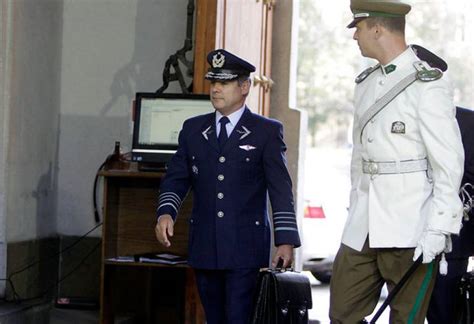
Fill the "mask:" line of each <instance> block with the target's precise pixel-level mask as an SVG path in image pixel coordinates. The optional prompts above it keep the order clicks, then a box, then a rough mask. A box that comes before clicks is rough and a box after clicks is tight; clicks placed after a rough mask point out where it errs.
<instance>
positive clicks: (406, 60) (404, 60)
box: [381, 46, 413, 76]
mask: <svg viewBox="0 0 474 324" xmlns="http://www.w3.org/2000/svg"><path fill="white" fill-rule="evenodd" d="M412 53H413V50H412V49H411V48H410V47H409V46H408V47H407V49H406V50H405V51H403V52H402V53H401V54H400V55H398V56H397V57H396V58H394V59H393V60H392V61H391V62H389V63H388V64H386V65H381V67H382V73H383V74H384V75H385V76H387V75H388V74H390V73H392V72H394V71H395V70H397V69H398V68H399V67H400V68H401V67H403V66H405V65H406V64H410V63H411V62H412V61H413V58H412ZM393 66H394V67H393Z"/></svg>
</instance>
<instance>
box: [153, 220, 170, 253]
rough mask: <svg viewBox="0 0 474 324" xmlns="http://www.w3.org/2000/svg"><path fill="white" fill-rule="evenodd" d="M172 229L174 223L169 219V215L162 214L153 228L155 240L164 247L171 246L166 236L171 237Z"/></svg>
mask: <svg viewBox="0 0 474 324" xmlns="http://www.w3.org/2000/svg"><path fill="white" fill-rule="evenodd" d="M173 227H174V222H173V218H171V215H169V214H164V215H160V217H158V222H157V223H156V226H155V235H156V239H157V240H158V241H159V242H160V243H161V244H163V245H164V246H166V247H170V246H171V242H170V241H169V239H168V236H169V237H172V236H173Z"/></svg>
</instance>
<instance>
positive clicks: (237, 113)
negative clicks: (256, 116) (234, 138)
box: [216, 104, 245, 127]
mask: <svg viewBox="0 0 474 324" xmlns="http://www.w3.org/2000/svg"><path fill="white" fill-rule="evenodd" d="M244 111H245V104H244V105H243V106H242V107H240V108H239V109H238V110H236V111H234V112H233V113H232V114H230V115H228V116H227V118H229V122H230V124H231V126H232V127H235V125H237V123H238V122H239V120H240V117H242V115H243V114H244ZM222 116H223V115H222V114H221V113H220V112H219V111H217V110H216V126H217V124H218V123H219V120H220V119H221V118H222Z"/></svg>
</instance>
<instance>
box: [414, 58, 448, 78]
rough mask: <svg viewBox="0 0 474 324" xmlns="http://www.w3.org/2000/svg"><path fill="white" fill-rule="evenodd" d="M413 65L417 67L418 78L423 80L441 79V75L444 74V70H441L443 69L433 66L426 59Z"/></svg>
mask: <svg viewBox="0 0 474 324" xmlns="http://www.w3.org/2000/svg"><path fill="white" fill-rule="evenodd" d="M413 66H414V67H415V69H416V71H417V73H416V78H417V80H420V81H423V82H430V81H435V80H438V79H441V77H442V76H443V72H441V70H439V69H437V68H432V67H431V66H429V64H428V63H426V62H425V61H417V62H415V63H413Z"/></svg>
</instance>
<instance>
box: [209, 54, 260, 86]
mask: <svg viewBox="0 0 474 324" xmlns="http://www.w3.org/2000/svg"><path fill="white" fill-rule="evenodd" d="M207 62H208V63H209V65H211V67H210V68H209V70H208V72H207V73H206V75H205V78H206V79H207V80H211V81H232V80H235V79H237V78H238V77H240V76H249V75H250V73H252V72H255V66H253V65H252V64H250V63H249V62H247V61H245V60H243V59H241V58H240V57H238V56H236V55H234V54H232V53H230V52H227V51H226V50H224V49H217V50H214V51H211V52H209V54H207Z"/></svg>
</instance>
